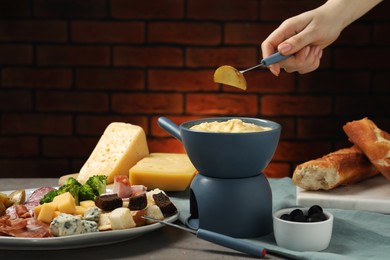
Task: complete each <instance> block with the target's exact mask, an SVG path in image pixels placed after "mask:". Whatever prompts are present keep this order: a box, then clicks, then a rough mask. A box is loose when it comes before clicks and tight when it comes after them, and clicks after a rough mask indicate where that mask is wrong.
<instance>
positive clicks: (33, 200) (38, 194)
mask: <svg viewBox="0 0 390 260" xmlns="http://www.w3.org/2000/svg"><path fill="white" fill-rule="evenodd" d="M51 190H54V188H53V187H41V188H39V189H36V190H35V191H34V192H33V193H32V194H31V196H30V197H29V198H28V199H27V200H26V203H24V204H32V205H35V206H38V205H39V201H40V200H41V199H42V198H43V197H44V196H45V195H46V193H48V192H49V191H51Z"/></svg>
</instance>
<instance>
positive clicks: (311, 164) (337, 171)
mask: <svg viewBox="0 0 390 260" xmlns="http://www.w3.org/2000/svg"><path fill="white" fill-rule="evenodd" d="M376 174H378V171H377V169H376V168H375V167H374V166H373V165H372V164H371V163H370V161H369V160H368V159H367V157H366V156H365V155H364V154H363V153H362V152H361V151H360V150H359V149H358V148H357V147H356V146H352V147H350V148H344V149H340V150H338V151H335V152H332V153H330V154H327V155H325V156H323V157H321V158H318V159H315V160H311V161H308V162H305V163H303V164H300V165H298V166H297V167H296V169H295V171H294V173H293V178H292V180H293V182H294V184H295V185H297V186H298V187H301V188H303V189H305V190H330V189H333V188H336V187H338V186H340V185H347V184H352V183H357V182H359V181H362V180H364V179H367V178H369V177H371V176H374V175H376Z"/></svg>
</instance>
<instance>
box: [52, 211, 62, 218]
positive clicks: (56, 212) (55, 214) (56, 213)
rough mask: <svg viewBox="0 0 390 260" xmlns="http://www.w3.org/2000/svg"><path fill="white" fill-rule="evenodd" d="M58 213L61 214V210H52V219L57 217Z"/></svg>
mask: <svg viewBox="0 0 390 260" xmlns="http://www.w3.org/2000/svg"><path fill="white" fill-rule="evenodd" d="M60 214H61V212H59V211H58V210H56V211H54V216H53V219H54V218H56V217H58V216H59V215H60Z"/></svg>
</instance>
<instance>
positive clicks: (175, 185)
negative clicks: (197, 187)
mask: <svg viewBox="0 0 390 260" xmlns="http://www.w3.org/2000/svg"><path fill="white" fill-rule="evenodd" d="M195 173H196V169H195V167H194V166H193V165H192V163H191V161H190V159H189V158H188V156H187V155H186V154H179V153H151V154H150V155H149V156H148V157H145V158H143V159H142V160H140V161H139V162H138V163H137V164H136V165H135V166H133V167H132V168H131V169H130V171H129V176H130V183H131V184H132V185H137V184H142V185H145V186H146V187H147V188H148V189H149V190H150V189H155V188H159V189H161V190H165V191H184V190H185V189H186V188H187V187H188V186H189V185H190V183H191V180H192V178H193V177H194V175H195Z"/></svg>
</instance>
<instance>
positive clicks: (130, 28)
mask: <svg viewBox="0 0 390 260" xmlns="http://www.w3.org/2000/svg"><path fill="white" fill-rule="evenodd" d="M144 30H145V26H144V23H142V22H100V21H96V22H95V21H74V22H72V24H71V40H72V41H73V42H88V43H100V42H103V43H143V42H144V39H145V35H144Z"/></svg>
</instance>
